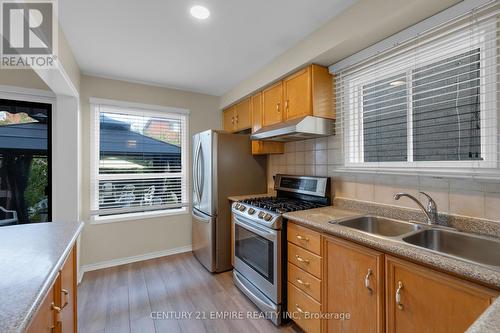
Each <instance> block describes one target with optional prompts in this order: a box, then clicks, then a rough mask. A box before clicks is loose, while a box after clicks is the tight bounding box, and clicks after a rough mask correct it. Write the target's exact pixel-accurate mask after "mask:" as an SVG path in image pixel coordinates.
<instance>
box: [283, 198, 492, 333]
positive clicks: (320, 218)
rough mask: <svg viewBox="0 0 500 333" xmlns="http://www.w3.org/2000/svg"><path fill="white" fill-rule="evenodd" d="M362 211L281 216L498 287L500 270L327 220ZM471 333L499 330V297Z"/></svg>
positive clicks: (314, 211)
mask: <svg viewBox="0 0 500 333" xmlns="http://www.w3.org/2000/svg"><path fill="white" fill-rule="evenodd" d="M360 214H364V212H361V211H355V210H346V209H344V207H342V209H339V208H335V207H333V206H330V207H323V208H316V209H310V210H303V211H297V212H290V213H285V214H284V215H283V216H284V217H285V218H287V219H289V220H293V221H294V222H296V223H297V224H300V225H303V226H305V227H309V228H312V229H315V230H318V231H320V232H324V233H327V234H330V235H333V236H338V237H342V238H344V239H348V240H351V241H354V242H357V243H360V244H363V245H366V246H368V247H371V248H374V249H378V250H381V251H383V252H385V253H389V254H394V255H397V256H399V257H404V258H407V259H410V260H412V261H414V262H419V263H422V264H425V265H427V266H430V267H435V268H437V269H439V270H441V271H446V272H449V273H452V274H454V275H458V276H461V277H464V278H467V279H469V280H473V281H477V282H479V283H481V284H484V285H487V286H490V287H493V288H495V289H500V270H494V269H493V268H489V267H486V266H482V265H476V264H473V263H469V262H466V261H462V260H459V259H455V258H452V257H449V256H446V255H442V254H438V253H435V252H432V251H429V250H426V249H422V248H419V247H416V246H414V245H410V244H407V243H403V242H401V241H399V240H396V239H391V238H388V237H379V236H376V235H371V234H367V233H364V232H361V231H358V230H355V229H352V228H348V227H344V226H341V225H338V224H332V223H329V222H330V221H332V220H339V219H342V218H345V217H349V216H355V215H360ZM468 332H469V333H471V332H474V333H475V332H500V298H498V299H497V300H496V301H495V302H494V304H493V305H492V306H491V307H490V308H488V310H487V311H485V313H484V314H483V315H482V316H481V317H480V318H479V319H478V320H477V321H476V322H475V323H474V324H473V325H472V326H471V327H470V328H469V330H468Z"/></svg>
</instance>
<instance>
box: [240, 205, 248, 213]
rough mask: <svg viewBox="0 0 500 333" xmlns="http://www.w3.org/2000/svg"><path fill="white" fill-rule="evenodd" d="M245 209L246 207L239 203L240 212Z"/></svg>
mask: <svg viewBox="0 0 500 333" xmlns="http://www.w3.org/2000/svg"><path fill="white" fill-rule="evenodd" d="M245 209H247V208H246V207H245V206H243V205H240V208H239V210H240V212H244V211H245Z"/></svg>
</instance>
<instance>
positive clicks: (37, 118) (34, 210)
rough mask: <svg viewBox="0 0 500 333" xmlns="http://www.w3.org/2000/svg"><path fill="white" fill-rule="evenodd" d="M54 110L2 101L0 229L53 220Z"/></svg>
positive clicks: (46, 105)
mask: <svg viewBox="0 0 500 333" xmlns="http://www.w3.org/2000/svg"><path fill="white" fill-rule="evenodd" d="M51 109H52V105H51V104H45V103H33V102H24V101H15V100H7V99H0V226H6V225H15V224H24V223H34V222H48V221H50V220H51V195H50V194H51V180H50V175H51V158H50V151H51V150H50V142H51V135H50V133H51V132H50V127H51Z"/></svg>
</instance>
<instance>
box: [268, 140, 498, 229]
mask: <svg viewBox="0 0 500 333" xmlns="http://www.w3.org/2000/svg"><path fill="white" fill-rule="evenodd" d="M342 161H343V157H342V149H341V140H340V136H330V137H327V138H319V139H311V140H305V141H296V142H289V143H286V145H285V153H284V154H277V155H270V156H269V158H268V171H269V172H268V175H269V179H268V184H269V186H270V187H272V184H273V178H272V176H273V175H275V174H277V173H286V174H296V175H310V176H329V177H332V187H333V190H334V194H335V196H336V197H342V198H349V199H356V200H363V201H370V202H376V203H382V204H390V205H395V206H401V207H410V208H416V205H415V203H413V202H412V201H411V200H408V199H407V198H401V199H400V200H399V201H395V200H394V199H393V195H394V193H396V192H408V193H410V194H413V195H415V196H417V197H419V198H420V199H422V200H423V199H424V198H423V197H422V195H421V194H419V193H418V192H419V191H424V192H427V193H429V194H430V195H431V196H432V197H433V198H434V200H435V201H436V203H437V205H438V210H439V211H440V212H443V213H448V214H457V215H464V216H471V217H475V218H485V219H490V220H495V221H499V222H500V183H484V182H476V181H473V180H468V179H463V180H457V179H445V178H437V177H424V176H412V175H408V176H401V175H398V176H390V175H375V174H373V175H372V174H344V173H343V174H339V173H336V172H335V171H336V169H338V168H339V167H341V166H342V163H343V162H342Z"/></svg>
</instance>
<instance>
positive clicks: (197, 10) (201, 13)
mask: <svg viewBox="0 0 500 333" xmlns="http://www.w3.org/2000/svg"><path fill="white" fill-rule="evenodd" d="M189 12H190V13H191V16H193V17H194V18H197V19H199V20H205V19H207V18H208V17H209V16H210V11H209V10H208V9H207V7H203V6H193V7H191V10H190V11H189Z"/></svg>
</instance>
